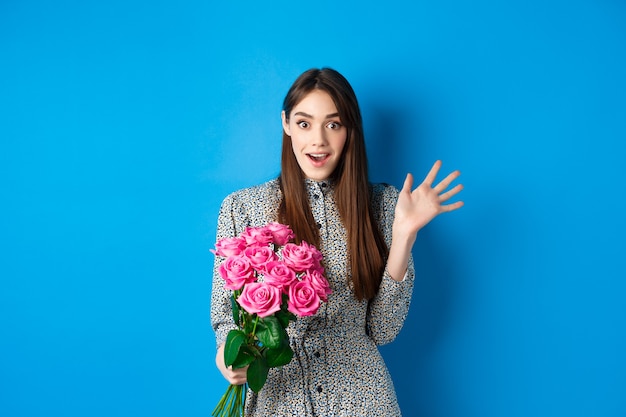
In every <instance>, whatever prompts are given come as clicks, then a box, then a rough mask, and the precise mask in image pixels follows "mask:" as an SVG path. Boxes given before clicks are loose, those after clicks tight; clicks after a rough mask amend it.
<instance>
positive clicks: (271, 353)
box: [263, 340, 293, 368]
mask: <svg viewBox="0 0 626 417" xmlns="http://www.w3.org/2000/svg"><path fill="white" fill-rule="evenodd" d="M263 354H264V355H265V359H266V360H267V366H269V367H270V368H275V367H277V366H283V365H287V364H288V363H289V362H291V359H292V358H293V350H291V346H289V343H288V342H287V340H283V344H281V345H280V346H279V347H277V348H275V349H267V350H265V352H263Z"/></svg>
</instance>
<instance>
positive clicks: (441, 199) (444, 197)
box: [439, 184, 463, 203]
mask: <svg viewBox="0 0 626 417" xmlns="http://www.w3.org/2000/svg"><path fill="white" fill-rule="evenodd" d="M461 190H463V184H458V185H455V186H454V188H452V189H451V190H450V191H446V192H445V193H443V194H441V195H440V196H439V202H440V203H443V202H444V201H448V200H449V199H450V198H452V197H454V196H455V195H457V194H458V193H459V192H460V191H461Z"/></svg>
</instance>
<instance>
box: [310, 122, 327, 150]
mask: <svg viewBox="0 0 626 417" xmlns="http://www.w3.org/2000/svg"><path fill="white" fill-rule="evenodd" d="M327 134H328V132H326V128H325V126H324V125H322V126H320V127H319V129H316V131H315V132H314V133H313V135H312V136H313V138H312V142H311V144H312V145H314V146H326V145H328V137H327Z"/></svg>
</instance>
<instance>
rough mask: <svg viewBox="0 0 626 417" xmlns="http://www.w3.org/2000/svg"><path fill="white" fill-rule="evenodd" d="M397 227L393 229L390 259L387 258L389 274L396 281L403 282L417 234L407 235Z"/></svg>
mask: <svg viewBox="0 0 626 417" xmlns="http://www.w3.org/2000/svg"><path fill="white" fill-rule="evenodd" d="M397 229H399V228H398V227H397V226H396V225H394V228H393V234H392V239H391V247H390V248H389V257H388V258H387V272H389V275H390V276H391V278H392V279H393V280H394V281H402V280H403V279H404V275H405V274H406V271H407V268H408V264H409V257H410V256H411V250H412V249H413V244H414V243H415V239H416V237H417V233H410V232H409V233H406V232H404V231H403V230H397Z"/></svg>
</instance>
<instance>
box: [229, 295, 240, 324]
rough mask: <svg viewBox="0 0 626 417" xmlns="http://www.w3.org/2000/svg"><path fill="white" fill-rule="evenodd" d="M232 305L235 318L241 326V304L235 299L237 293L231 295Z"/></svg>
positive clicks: (236, 322)
mask: <svg viewBox="0 0 626 417" xmlns="http://www.w3.org/2000/svg"><path fill="white" fill-rule="evenodd" d="M230 305H231V307H232V309H233V320H234V322H235V324H236V325H237V327H241V317H240V314H239V304H238V303H237V301H235V294H233V295H232V296H231V297H230Z"/></svg>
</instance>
